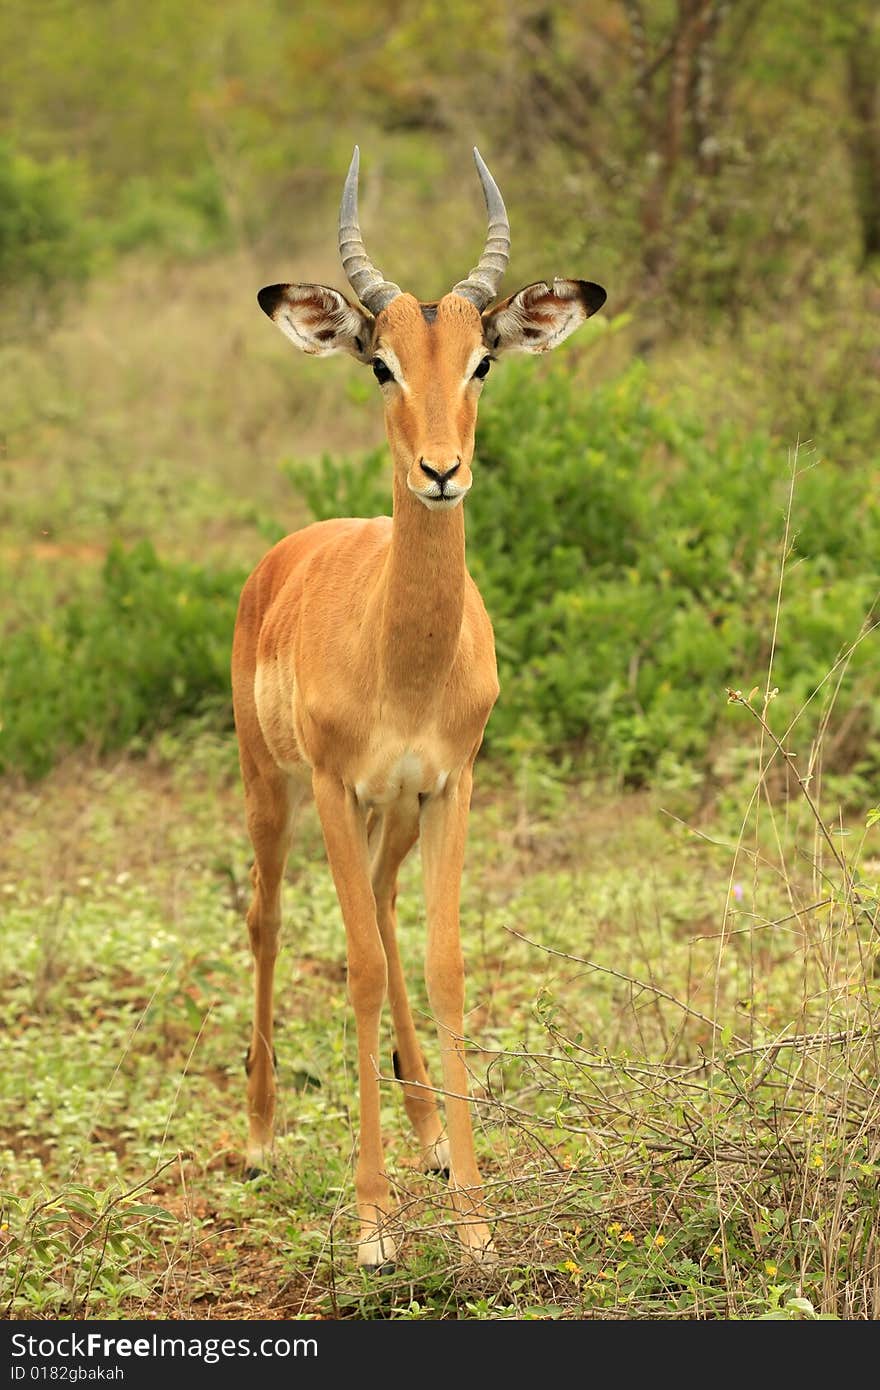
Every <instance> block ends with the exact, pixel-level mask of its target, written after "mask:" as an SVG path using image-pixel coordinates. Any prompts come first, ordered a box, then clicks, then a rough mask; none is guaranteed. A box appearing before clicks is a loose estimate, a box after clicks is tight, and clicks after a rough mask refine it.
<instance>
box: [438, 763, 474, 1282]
mask: <svg viewBox="0 0 880 1390" xmlns="http://www.w3.org/2000/svg"><path fill="white" fill-rule="evenodd" d="M471 783H472V775H471V769H470V767H467V768H465V770H464V771H463V772H462V774H461V777H460V778H459V780H458V783H457V785H456V786H449V785H447V790H446V792H445V793H444V794H443V795H441V796H436V797H431V799H430V800H429V801H427V802H426V803H425V806H424V808H423V810H422V817H421V843H422V868H423V872H424V881H425V906H426V910H427V918H428V952H427V960H426V966H425V977H426V980H427V985H428V999H429V1001H430V1004H431V1010H432V1012H433V1014H434V1017H435V1019H436V1022H437V1033H438V1036H439V1039H440V1051H441V1055H442V1058H443V1088H444V1090H445V1092H446V1127H447V1130H448V1133H449V1151H450V1159H451V1165H450V1167H451V1172H450V1179H451V1183H452V1188H453V1202H454V1205H455V1209H456V1211H457V1212H458V1214H459V1216H460V1218H462V1219H461V1220H460V1222H459V1235H460V1236H461V1240H462V1243H463V1244H464V1245H465V1246H466V1247H467V1249H468V1250H469V1251H470V1252H471V1253H472V1254H473V1255H474V1256H475V1257H477V1258H481V1259H483V1258H487V1257H489V1256H490V1254H491V1234H490V1231H489V1227H488V1225H487V1224H486V1211H485V1207H484V1204H483V1186H482V1179H481V1177H480V1171H479V1169H478V1167H477V1159H476V1154H475V1153H474V1136H473V1130H472V1128H471V1112H470V1104H469V1102H468V1100H467V1094H468V1075H467V1067H466V1065H465V1058H464V1043H463V1040H462V1036H463V1032H464V964H463V961H462V956H461V940H460V931H459V896H460V892H461V873H462V868H463V866H464V850H465V840H466V837H467V819H468V811H469V808H470V799H471Z"/></svg>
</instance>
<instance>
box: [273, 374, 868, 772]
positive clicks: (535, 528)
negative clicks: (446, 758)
mask: <svg viewBox="0 0 880 1390" xmlns="http://www.w3.org/2000/svg"><path fill="white" fill-rule="evenodd" d="M568 360H569V361H573V360H574V359H568ZM792 466H793V467H794V468H795V469H796V473H797V477H796V481H795V485H794V515H793V519H792V539H791V553H790V554H789V556H788V557H787V572H786V577H785V584H784V610H783V619H782V624H781V627H780V631H779V634H778V639H777V642H776V648H775V656H774V665H773V680H774V684H776V685H777V686H778V687H779V689H780V696H779V701H780V703H779V706H778V710H779V717H781V718H784V719H785V720H786V722H788V721H789V720H791V719H793V718H794V717H795V716H796V715H797V713H798V711H799V710H800V709H801V707H802V706H803V705H804V704H805V702H807V701H809V700H811V698H812V697H813V695H814V692H816V691H817V690H819V691H821V690H822V689H823V683H824V684H825V685H826V686H828V688H834V686H835V684H836V682H830V683H829V682H827V680H826V678H827V676H828V672H829V670H830V669H831V668H832V667H834V666H835V663H836V662H837V661H838V659H839V658H840V657H841V656H842V655H843V653H844V652H846V651H847V650H848V649H849V648H850V647H851V646H852V645H853V644H856V643H859V638H860V635H861V634H862V633H863V632H866V631H867V630H868V628H870V625H871V623H872V622H875V621H877V618H878V616H880V614H876V613H875V610H874V605H875V603H876V601H877V597H878V593H880V568H878V563H877V557H878V555H880V504H878V500H877V497H876V494H874V493H873V492H872V491H871V489H870V486H869V482H868V476H867V473H866V471H865V470H861V469H846V468H844V467H841V466H839V465H835V464H833V463H825V464H815V465H814V460H813V459H812V458H811V457H810V456H809V455H801V456H800V457H799V458H797V459H796V460H794V461H793V464H792ZM289 476H290V477H291V480H292V482H293V483H294V485H295V486H296V487H297V488H298V490H299V491H300V493H301V495H302V496H303V497H304V498H305V500H306V502H307V503H308V505H309V508H310V510H311V511H312V514H313V515H314V516H315V517H317V518H322V517H325V516H330V515H340V514H342V515H344V514H354V515H374V514H375V513H377V512H381V511H383V510H386V509H387V506H388V483H387V477H386V474H385V470H384V469H383V467H382V460H381V454H375V453H374V454H371V455H370V456H369V457H368V458H367V459H365V460H364V463H363V465H362V467H360V468H356V467H353V466H352V465H351V464H347V465H342V466H340V465H337V464H334V463H332V462H331V461H330V460H327V459H325V460H324V461H323V463H322V464H321V466H320V468H319V469H318V470H317V471H316V472H310V471H309V470H307V469H304V468H302V467H298V468H295V469H291V470H289ZM789 487H790V476H789V468H788V466H787V464H786V460H785V457H784V455H782V454H781V451H780V449H779V447H778V446H774V445H773V444H771V442H770V441H769V440H768V439H767V438H766V436H764V435H761V434H752V435H747V436H745V437H743V436H742V435H741V434H740V433H738V432H737V431H735V430H734V429H732V428H730V427H722V428H720V429H719V430H718V431H717V433H715V435H714V437H713V436H712V435H710V433H709V431H708V430H707V428H706V427H705V426H704V425H702V424H701V423H700V421H699V420H698V419H696V418H695V417H694V416H693V415H689V414H688V413H686V412H684V413H683V412H682V410H681V408H680V407H678V406H676V405H675V404H674V403H672V402H670V401H667V400H664V399H663V398H662V397H660V396H659V394H658V392H657V391H656V389H655V388H654V387H653V386H652V382H651V378H650V375H649V374H648V372H647V370H646V368H645V367H644V366H643V365H639V364H636V365H635V366H634V367H632V368H631V369H630V370H628V371H627V372H626V373H625V374H624V375H623V376H621V377H620V378H619V379H617V380H615V381H614V382H612V383H610V384H608V385H606V386H603V387H601V388H600V389H598V390H597V391H595V392H592V393H587V392H585V391H584V389H583V385H582V380H581V378H580V376H579V375H578V373H577V371H576V369H573V368H572V367H571V366H570V365H566V359H563V361H562V362H561V363H556V364H554V365H553V366H552V367H550V368H544V369H541V368H537V367H536V365H535V363H534V362H531V361H515V362H511V363H510V364H507V365H505V367H504V368H503V370H502V372H500V373H499V378H496V379H495V380H493V383H492V387H491V389H490V390H489V391H487V393H486V396H485V398H484V401H483V405H482V409H481V428H480V433H479V438H478V446H477V468H476V481H475V485H474V488H473V491H472V493H471V494H470V496H469V497H468V500H467V503H466V507H467V516H468V556H469V565H470V568H471V571H472V573H473V575H474V577H475V579H476V580H477V583H478V585H479V587H480V589H481V591H482V593H483V596H484V598H485V600H486V604H487V607H488V609H489V612H490V614H491V616H492V619H493V622H494V625H495V631H496V644H497V649H498V656H499V667H500V676H501V689H502V695H501V699H500V701H499V704H498V706H497V708H496V710H495V712H494V713H493V716H492V719H491V721H490V724H489V731H488V746H489V747H491V748H493V749H494V750H496V751H498V752H502V753H505V754H507V755H516V754H519V753H522V752H524V751H529V750H536V749H537V750H540V751H542V752H545V753H546V752H549V751H551V750H556V751H558V750H560V749H561V748H563V747H564V746H566V745H570V744H573V743H577V744H580V745H582V746H584V747H585V748H586V751H587V754H588V759H589V761H590V762H591V763H593V764H594V765H598V766H600V767H601V768H602V769H603V770H604V771H606V772H607V771H612V772H614V773H616V774H618V775H621V776H623V777H625V778H627V779H629V780H633V781H642V780H644V779H646V778H650V777H651V775H652V774H653V773H654V772H655V771H656V770H657V768H658V767H660V766H665V767H666V769H667V771H669V770H670V769H671V767H673V766H675V765H681V764H682V763H685V762H688V761H690V760H696V761H697V763H702V764H703V766H704V767H705V766H707V764H709V762H710V760H711V754H712V750H713V740H714V739H715V737H716V735H718V734H719V733H720V732H722V731H723V729H724V728H725V726H726V727H728V728H730V727H731V726H730V724H729V722H728V721H729V714H728V712H727V711H726V708H725V689H726V687H728V686H731V685H734V686H740V685H745V684H746V683H748V685H749V686H754V685H762V683H766V675H767V670H768V663H769V661H770V655H771V646H772V640H773V615H774V611H775V606H776V599H777V590H778V586H779V574H780V564H781V562H782V558H783V557H782V538H783V534H784V530H785V513H786V505H787V497H788V492H789ZM876 643H877V637H876V635H870V634H869V635H868V636H866V637H865V639H864V640H863V641H862V642H861V643H859V645H857V646H856V650H855V651H854V652H853V654H852V657H851V658H850V659H849V660H848V663H847V664H848V673H849V674H848V678H847V682H846V684H845V685H844V687H843V689H842V691H841V692H840V694H839V696H838V700H839V712H842V711H844V710H845V711H848V714H849V720H850V723H851V726H852V728H853V730H854V731H855V730H857V731H858V734H859V738H858V740H857V741H856V742H855V743H851V744H850V745H849V746H844V745H843V744H842V745H841V746H839V747H838V749H837V761H838V765H839V766H840V767H841V768H843V767H849V766H851V765H852V764H853V762H858V763H859V764H860V765H861V766H862V768H863V770H867V768H869V767H872V768H873V767H876V766H877V765H878V761H880V714H878V705H877V695H878V693H880V692H878V677H877V661H876ZM823 704H824V701H823V700H822V699H821V698H820V700H819V701H817V707H821V706H822V705H823Z"/></svg>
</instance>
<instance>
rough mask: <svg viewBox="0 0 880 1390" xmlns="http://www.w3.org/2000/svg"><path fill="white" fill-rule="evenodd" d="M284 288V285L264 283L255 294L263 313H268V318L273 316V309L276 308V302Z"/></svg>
mask: <svg viewBox="0 0 880 1390" xmlns="http://www.w3.org/2000/svg"><path fill="white" fill-rule="evenodd" d="M285 288H286V286H284V285H266V286H265V287H264V288H263V289H261V290H260V292H259V294H258V295H257V303H258V304H259V306H260V308H261V309H262V311H263V313H264V314H268V315H269V318H270V319H272V318H274V317H275V310H276V309H277V308H278V302H279V300H280V299H281V296H282V295H283V293H284V290H285Z"/></svg>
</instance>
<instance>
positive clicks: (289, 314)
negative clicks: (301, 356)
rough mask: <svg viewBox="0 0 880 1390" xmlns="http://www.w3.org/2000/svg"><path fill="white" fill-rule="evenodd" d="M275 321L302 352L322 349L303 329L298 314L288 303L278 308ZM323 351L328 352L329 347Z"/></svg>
mask: <svg viewBox="0 0 880 1390" xmlns="http://www.w3.org/2000/svg"><path fill="white" fill-rule="evenodd" d="M275 322H276V324H277V325H278V327H279V328H280V329H281V332H282V333H283V334H284V336H285V338H289V339H290V341H291V342H292V343H295V344H296V346H297V347H298V348H299V350H300V352H309V353H315V352H318V351H320V350H321V349H319V348H318V347H317V346H316V345H315V341H314V339H313V338H311V337H309V336H308V334H306V333H304V332H303V331H302V330H301V328H300V325H299V322H298V319H297V315H296V314H295V313H294V311H293V310H292V309H291V307H290V306H289V305H288V304H284V305H282V307H281V308H280V309H276V311H275ZM323 351H325V352H326V351H327V348H326V347H324V348H323Z"/></svg>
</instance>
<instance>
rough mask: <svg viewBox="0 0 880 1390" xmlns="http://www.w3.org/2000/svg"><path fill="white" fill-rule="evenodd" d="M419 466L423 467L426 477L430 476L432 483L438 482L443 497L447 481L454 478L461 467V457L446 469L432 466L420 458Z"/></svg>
mask: <svg viewBox="0 0 880 1390" xmlns="http://www.w3.org/2000/svg"><path fill="white" fill-rule="evenodd" d="M419 467H420V468H421V470H422V472H423V473H424V475H425V477H426V478H430V479H431V482H432V483H436V484H437V486H438V488H439V489H440V496H441V497H442V496H443V489H444V487H445V485H446V483H448V482H449V480H450V478H453V477H454V476H455V474H456V473H457V472H458V470H459V468H460V467H461V459H456V460H455V463H453V464H452V465H451V466H450V467H449V468H444V469H439V468H432V467H431V465H430V464H429V463H425V460H424V459H419Z"/></svg>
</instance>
